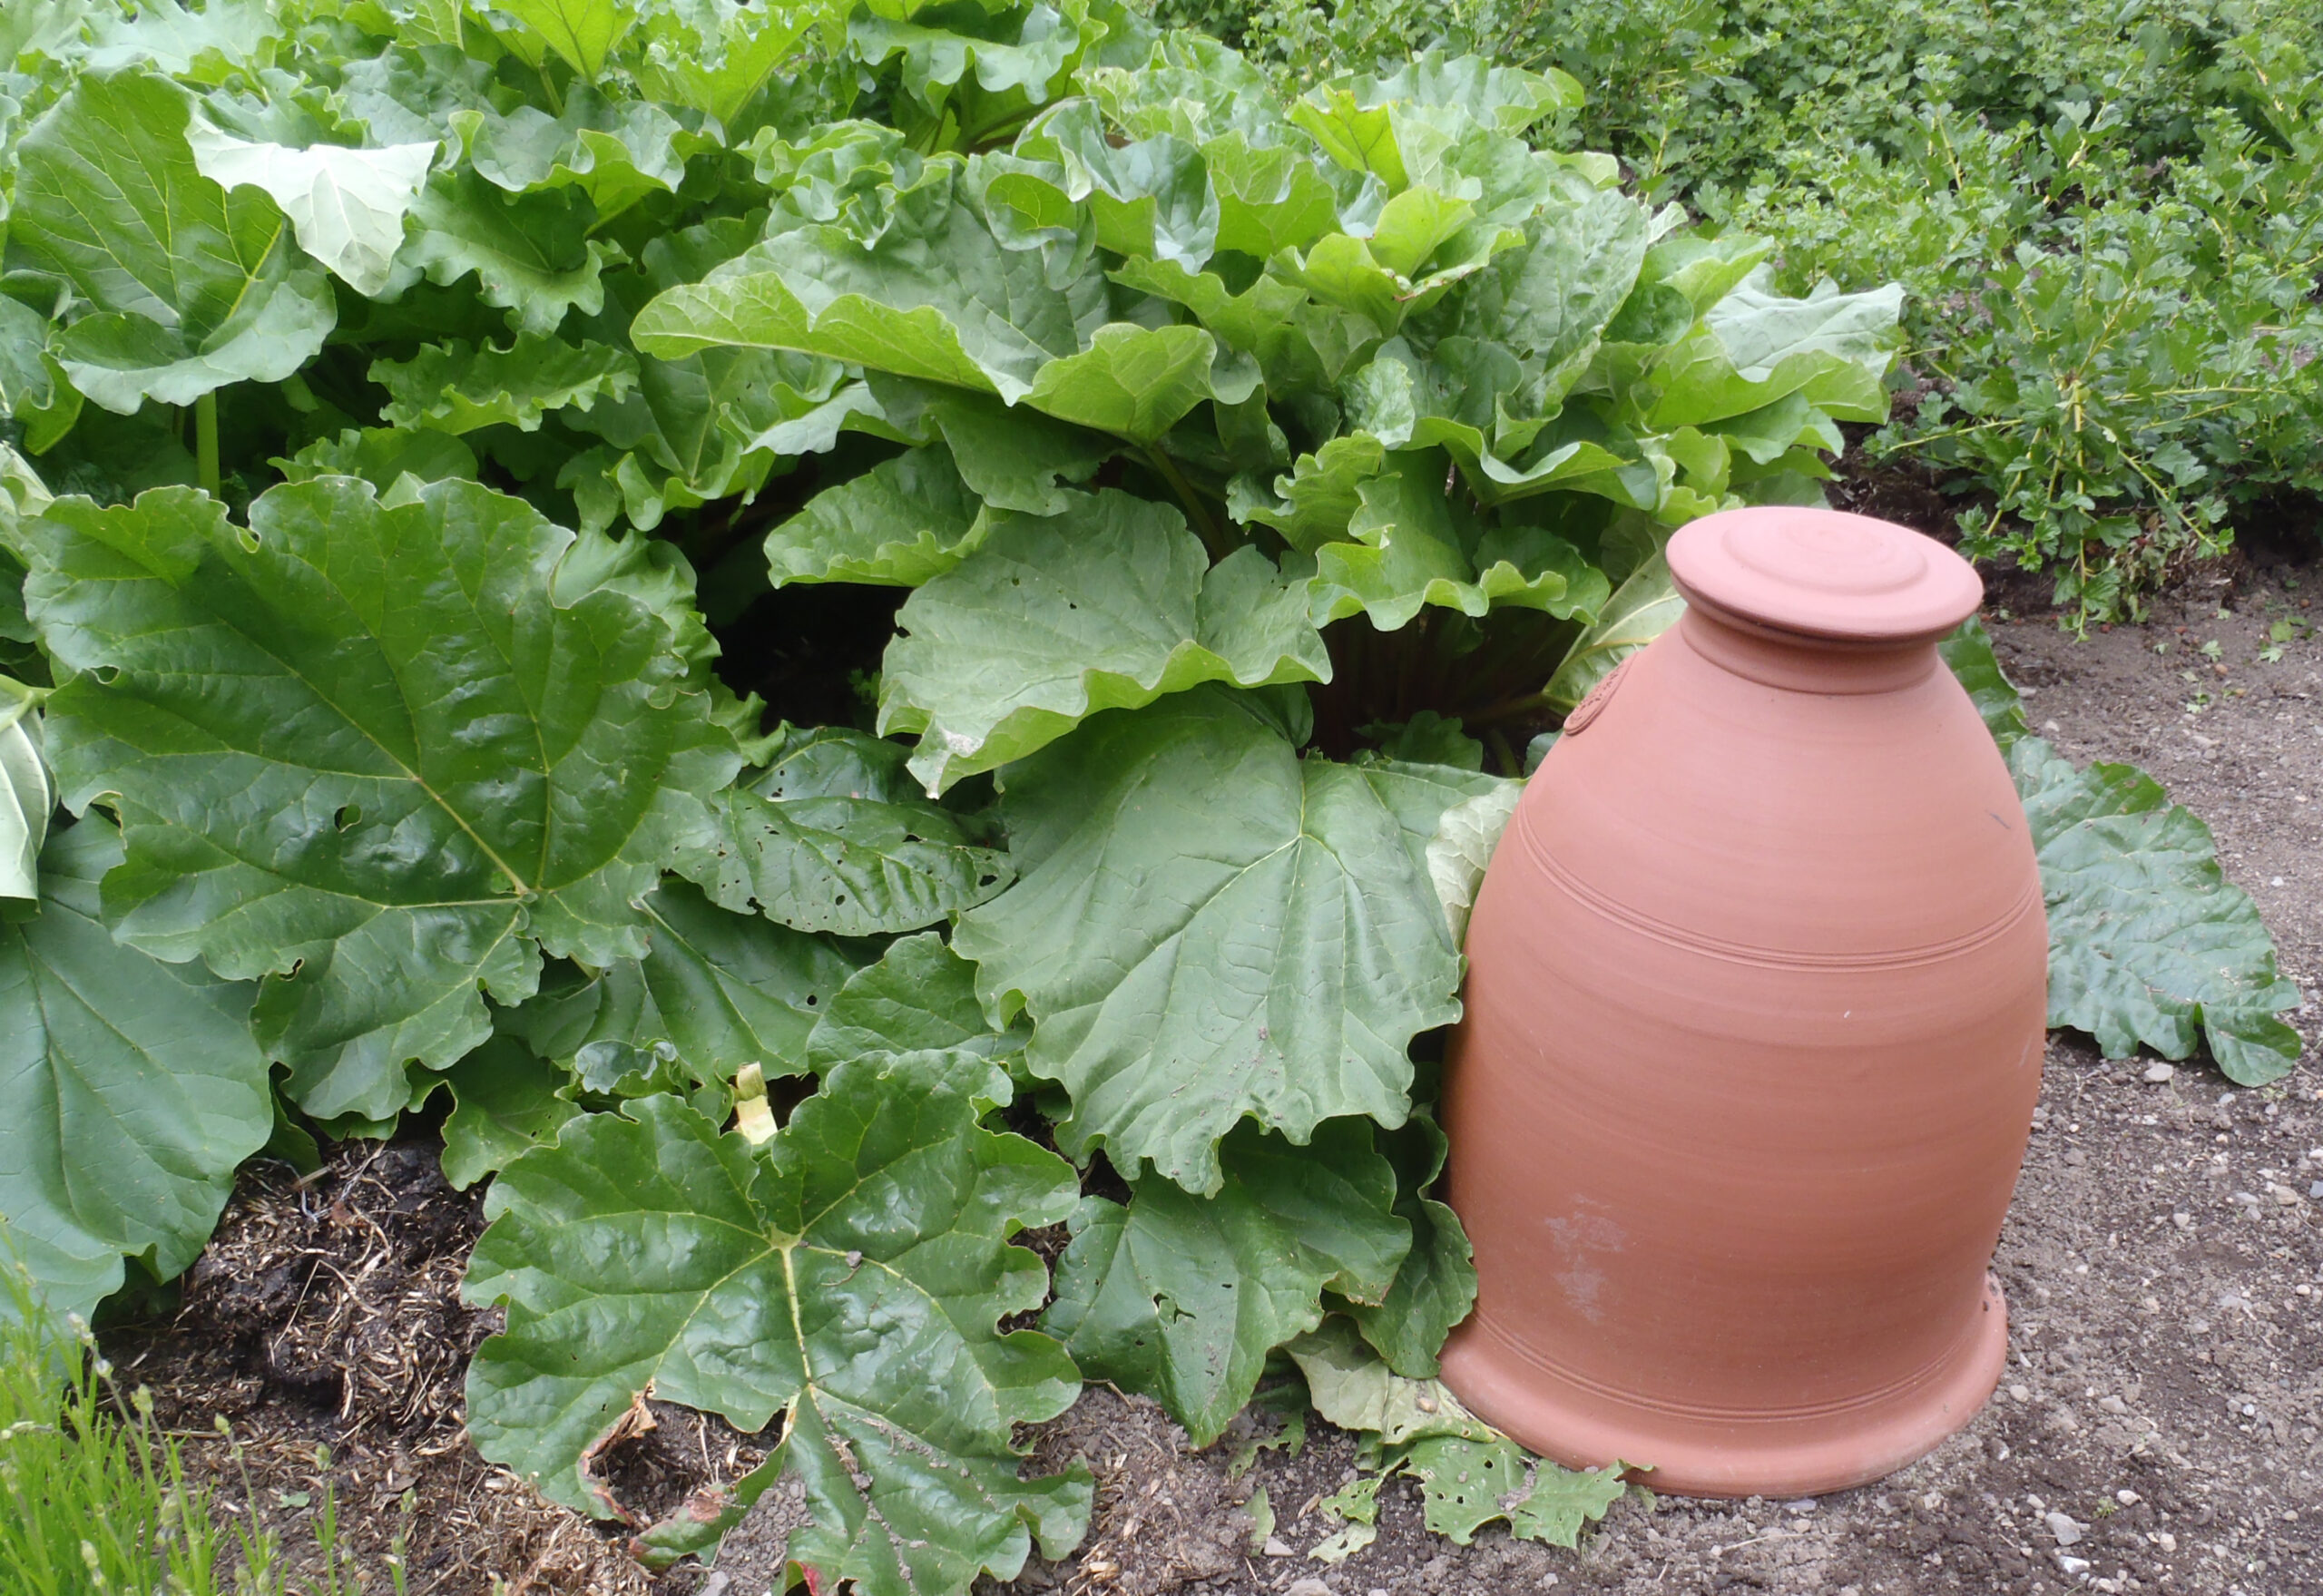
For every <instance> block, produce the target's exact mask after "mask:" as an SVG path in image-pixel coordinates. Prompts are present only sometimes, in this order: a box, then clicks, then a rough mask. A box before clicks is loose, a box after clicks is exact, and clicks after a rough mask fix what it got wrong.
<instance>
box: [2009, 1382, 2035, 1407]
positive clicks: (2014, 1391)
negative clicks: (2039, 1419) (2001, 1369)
mask: <svg viewBox="0 0 2323 1596" xmlns="http://www.w3.org/2000/svg"><path fill="white" fill-rule="evenodd" d="M2008 1399H2009V1400H2010V1401H2011V1402H2015V1403H2026V1402H2030V1401H2032V1400H2033V1387H2032V1386H2030V1385H2011V1386H2010V1387H2009V1388H2008Z"/></svg>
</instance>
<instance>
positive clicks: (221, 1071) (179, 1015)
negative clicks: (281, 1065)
mask: <svg viewBox="0 0 2323 1596" xmlns="http://www.w3.org/2000/svg"><path fill="white" fill-rule="evenodd" d="M121 857H122V848H121V836H120V833H118V832H117V831H115V830H114V829H113V823H112V822H111V821H109V820H107V819H105V818H103V816H102V815H91V816H90V817H89V818H86V819H84V820H83V821H82V822H81V823H80V824H79V825H77V826H74V827H70V828H69V829H67V830H64V831H62V832H59V833H57V834H56V835H55V836H54V837H51V838H50V839H49V842H48V847H47V848H46V849H45V850H44V853H43V855H42V857H41V889H42V891H41V905H40V913H39V915H37V916H36V917H34V918H30V919H24V920H18V921H15V922H13V923H0V1122H5V1124H6V1125H7V1127H8V1133H7V1134H6V1135H5V1136H0V1247H5V1244H6V1242H7V1240H9V1239H19V1240H20V1241H24V1242H29V1243H30V1244H31V1245H29V1246H25V1247H23V1248H22V1250H23V1251H24V1252H25V1253H26V1254H27V1255H28V1256H27V1258H26V1261H27V1262H29V1263H30V1264H31V1265H32V1266H33V1268H34V1276H35V1278H36V1280H38V1282H39V1283H40V1285H41V1286H42V1288H43V1289H44V1296H45V1297H46V1302H47V1307H48V1308H49V1310H50V1311H51V1312H53V1313H54V1314H58V1315H63V1314H66V1313H78V1314H80V1315H82V1316H83V1317H87V1316H88V1315H89V1314H90V1313H91V1312H92V1311H93V1309H94V1308H95V1307H96V1305H97V1303H98V1302H99V1301H100V1300H101V1299H102V1298H103V1297H106V1296H108V1295H110V1294H111V1293H112V1292H113V1290H114V1289H115V1288H118V1287H119V1286H120V1284H121V1280H122V1264H121V1257H122V1255H123V1253H131V1254H135V1255H139V1256H141V1257H142V1258H144V1259H145V1260H146V1262H147V1263H148V1264H149V1265H150V1266H151V1268H152V1272H153V1273H154V1274H155V1275H156V1276H158V1277H159V1278H162V1279H168V1278H171V1277H172V1276H173V1275H175V1274H177V1273H178V1272H179V1271H181V1269H183V1268H185V1267H186V1266H187V1265H188V1264H190V1263H191V1262H192V1261H193V1258H194V1255H195V1254H196V1253H198V1252H200V1251H201V1244H202V1243H203V1242H204V1241H206V1240H208V1239H210V1230H211V1226H212V1225H214V1224H215V1223H216V1222H217V1219H218V1213H219V1210H220V1209H222V1208H223V1207H224V1206H225V1204H226V1197H227V1194H228V1193H229V1192H230V1190H232V1187H233V1179H234V1169H235V1166H237V1165H238V1164H240V1162H241V1161H242V1160H244V1159H246V1158H248V1157H250V1155H251V1154H252V1153H254V1152H256V1151H257V1150H259V1149H260V1148H261V1147H263V1146H264V1145H266V1140H267V1137H268V1136H269V1135H270V1133H271V1132H272V1131H273V1129H274V1106H273V1100H272V1096H271V1094H270V1092H269V1091H268V1089H267V1075H266V1070H267V1066H266V1055H265V1054H263V1053H260V1051H259V1049H258V1044H257V1043H255V1042H253V1041H252V1040H251V1038H250V1021H249V1015H250V998H251V995H252V993H251V989H250V987H249V986H248V985H245V984H239V983H230V982H224V981H220V980H217V979H216V978H214V977H213V976H211V974H209V972H207V971H206V970H204V969H202V968H201V965H199V964H175V965H172V964H160V963H157V962H156V961H154V960H153V959H152V958H150V957H148V956H147V955H144V954H142V953H140V952H138V951H137V950H136V949H135V948H132V947H124V946H123V945H121V944H119V943H117V942H115V941H114V940H113V936H112V935H111V934H110V933H109V932H107V931H106V930H105V928H104V926H103V924H102V923H100V921H99V919H98V915H97V882H98V879H99V878H100V877H101V876H103V875H104V873H105V872H106V871H107V870H108V869H110V868H112V867H113V866H115V865H117V864H119V863H120V862H121Z"/></svg>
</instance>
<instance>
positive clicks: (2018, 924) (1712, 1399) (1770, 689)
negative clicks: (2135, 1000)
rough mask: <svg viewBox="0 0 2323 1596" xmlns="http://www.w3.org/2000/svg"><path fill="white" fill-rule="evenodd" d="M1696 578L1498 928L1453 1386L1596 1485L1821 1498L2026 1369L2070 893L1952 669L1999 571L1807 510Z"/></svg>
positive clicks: (1528, 848)
mask: <svg viewBox="0 0 2323 1596" xmlns="http://www.w3.org/2000/svg"><path fill="white" fill-rule="evenodd" d="M1669 558H1670V567H1671V572H1672V573H1673V574H1674V575H1675V576H1676V578H1677V580H1678V584H1679V586H1680V588H1681V590H1682V591H1683V592H1684V594H1685V596H1686V598H1687V600H1688V602H1689V608H1688V610H1687V612H1686V613H1685V615H1684V617H1683V618H1682V619H1681V621H1680V622H1679V623H1678V624H1677V626H1675V627H1674V628H1672V629H1671V631H1670V632H1666V633H1664V634H1663V635H1662V636H1661V638H1660V639H1658V640H1657V641H1654V642H1653V643H1652V645H1651V646H1649V647H1648V648H1646V649H1644V650H1643V651H1641V652H1639V653H1637V654H1635V655H1633V656H1632V657H1631V659H1630V660H1629V661H1627V663H1626V664H1625V666H1624V667H1623V668H1622V670H1621V671H1619V672H1617V673H1616V674H1615V675H1614V676H1613V677H1612V678H1611V679H1609V680H1608V681H1605V682H1604V683H1603V685H1602V686H1601V687H1600V688H1599V690H1597V692H1596V693H1594V694H1593V695H1592V696H1591V699H1590V700H1588V701H1586V702H1584V703H1583V705H1582V706H1581V708H1580V709H1579V710H1575V712H1574V713H1573V717H1572V718H1571V720H1568V721H1567V723H1566V734H1565V736H1564V737H1563V739H1560V740H1559V741H1558V743H1557V744H1556V745H1555V747H1554V749H1552V751H1551V752H1550V754H1549V756H1548V758H1547V759H1546V760H1545V761H1544V762H1543V764H1542V766H1541V769H1540V770H1539V772H1538V773H1537V774H1536V775H1535V776H1534V778H1533V780H1532V783H1531V785H1530V786H1529V787H1528V788H1526V790H1525V793H1524V798H1523V800H1522V801H1521V802H1520V803H1519V804H1518V806H1517V808H1516V814H1515V818H1514V820H1513V821H1512V822H1511V824H1510V826H1509V828H1508V831H1507V834H1506V835H1505V837H1503V839H1502V841H1501V844H1500V847H1499V850H1498V852H1497V853H1496V854H1495V856H1494V857H1493V861H1492V866H1491V868H1490V869H1489V870H1488V871H1487V872H1486V873H1485V880H1484V885H1483V887H1482V889H1481V891H1480V892H1479V894H1478V896H1477V899H1476V906H1475V915H1474V917H1473V919H1472V920H1471V922H1470V927H1469V931H1468V940H1467V954H1468V958H1469V972H1468V981H1467V989H1466V1004H1467V1009H1466V1018H1465V1021H1464V1022H1463V1023H1462V1024H1461V1026H1460V1028H1459V1030H1458V1031H1457V1032H1456V1034H1455V1037H1454V1040H1453V1043H1452V1046H1451V1052H1450V1055H1449V1061H1448V1075H1447V1087H1446V1130H1447V1131H1448V1132H1449V1134H1450V1138H1451V1148H1452V1151H1451V1166H1450V1191H1451V1202H1452V1206H1453V1208H1454V1209H1456V1210H1457V1211H1458V1213H1459V1215H1460V1218H1461V1219H1462V1220H1463V1222H1464V1223H1465V1225H1466V1227H1467V1230H1468V1234H1469V1236H1470V1237H1471V1238H1472V1239H1473V1240H1474V1242H1475V1261H1476V1274H1477V1278H1478V1296H1477V1301H1476V1309H1475V1315H1474V1316H1473V1317H1471V1318H1470V1319H1469V1320H1468V1321H1467V1323H1466V1324H1465V1326H1463V1327H1461V1328H1460V1329H1459V1330H1457V1331H1456V1332H1455V1333H1454V1336H1453V1338H1452V1341H1451V1343H1450V1345H1449V1346H1447V1347H1446V1351H1445V1355H1444V1378H1445V1380H1446V1382H1447V1383H1448V1384H1449V1385H1450V1386H1451V1388H1452V1389H1453V1390H1454V1391H1455V1392H1456V1394H1457V1395H1459V1396H1460V1398H1461V1400H1462V1401H1464V1402H1465V1403H1466V1404H1467V1405H1469V1406H1470V1407H1472V1408H1474V1409H1475V1411H1476V1412H1477V1413H1478V1414H1480V1415H1483V1416H1484V1417H1485V1418H1486V1419H1488V1420H1490V1421H1491V1422H1492V1423H1494V1424H1495V1425H1499V1426H1500V1427H1501V1428H1503V1429H1505V1430H1506V1431H1507V1432H1508V1433H1509V1434H1511V1435H1513V1436H1514V1437H1515V1438H1516V1439H1518V1440H1519V1441H1522V1442H1524V1444H1526V1445H1528V1446H1531V1447H1532V1448H1534V1450H1536V1451H1538V1452H1541V1453H1544V1454H1547V1455H1549V1456H1551V1457H1554V1458H1557V1459H1560V1460H1561V1461H1563V1462H1565V1463H1568V1464H1583V1465H1596V1464H1604V1463H1607V1462H1609V1461H1611V1460H1612V1459H1613V1458H1615V1457H1620V1458H1622V1459H1625V1460H1627V1461H1628V1462H1630V1463H1632V1464H1647V1465H1651V1466H1652V1469H1653V1473H1652V1475H1651V1476H1649V1477H1650V1479H1651V1482H1652V1483H1653V1485H1654V1486H1655V1487H1656V1488H1657V1489H1660V1490H1663V1491H1673V1492H1677V1493H1685V1494H1695V1495H1708V1496H1747V1495H1753V1494H1764V1495H1769V1496H1774V1495H1783V1496H1790V1495H1810V1494H1813V1493H1818V1492H1821V1491H1828V1490H1836V1489H1838V1488H1841V1487H1844V1486H1848V1485H1854V1484H1859V1483H1863V1482H1865V1481H1867V1480H1872V1479H1876V1478H1877V1477H1878V1476H1880V1475H1882V1474H1887V1473H1888V1472H1890V1471H1892V1470H1894V1469H1896V1468H1897V1467H1900V1466H1901V1465H1902V1464H1906V1463H1907V1462H1909V1461H1910V1460H1911V1459H1913V1458H1915V1457H1917V1456H1919V1455H1920V1454H1922V1453H1925V1452H1926V1451H1927V1450H1928V1449H1929V1448H1930V1447H1931V1446H1933V1445H1935V1444H1936V1442H1937V1441H1938V1440H1940V1439H1941V1438H1942V1437H1944V1436H1945V1435H1946V1434H1950V1433H1951V1432H1952V1431H1954V1430H1955V1429H1957V1428H1958V1427H1959V1426H1960V1425H1964V1424H1965V1423H1966V1422H1967V1420H1968V1418H1969V1416H1970V1415H1972V1414H1974V1413H1975V1410H1976V1409H1977V1408H1978V1407H1979V1406H1980V1405H1982V1404H1983V1402H1984V1400H1985V1397H1986V1396H1987V1395H1990V1394H1991V1391H1992V1388H1993V1385H1994V1384H1995V1381H1996V1380H1997V1379H1998V1378H1999V1375H2000V1371H2001V1367H2002V1363H2003V1359H2004V1354H2005V1350H2006V1339H2007V1330H2006V1314H2005V1311H2004V1307H2003V1305H2002V1302H2001V1297H2000V1290H1999V1288H1998V1287H1997V1285H1995V1283H1994V1282H1993V1281H1992V1280H1991V1278H1989V1277H1988V1275H1987V1274H1986V1268H1985V1266H1986V1263H1987V1260H1988V1259H1989V1258H1991V1256H1992V1249H1993V1244H1994V1241H1995V1239H1996V1238H1997V1236H1998V1234H1999V1231H2000V1225H2001V1218H2002V1215H2003V1213H2004V1211H2005V1210H2006V1209H2007V1207H2008V1199H2009V1192H2010V1190H2011V1188H2012V1187H2013V1186H2014V1184H2015V1180H2016V1173H2017V1167H2018V1164H2019V1162H2020V1161H2021V1160H2022V1159H2023V1157H2024V1142H2025V1137H2026V1134H2027V1132H2028V1131H2029V1130H2030V1128H2031V1124H2032V1116H2033V1107H2034V1100H2035V1099H2036V1098H2037V1097H2038V1095H2039V1091H2040V1082H2041V1054H2042V1045H2043V1039H2044V1029H2043V1026H2044V1014H2045V1008H2046V1004H2045V1002H2044V992H2045V986H2046V970H2047V954H2048V937H2047V927H2046V925H2045V922H2044V915H2043V913H2042V898H2041V880H2040V873H2039V870H2038V868H2037V867H2036V866H2035V864H2034V857H2033V847H2032V843H2031V841H2030V839H2029V837H2028V836H2027V832H2026V827H2025V821H2024V810H2023V808H2021V807H2020V806H2019V804H2018V802H2017V798H2016V793H2015V789H2014V787H2013V785H2012V784H2011V782H2010V779H2009V775H2008V771H2007V769H2006V768H2005V767H2004V765H2003V763H2002V761H2001V757H2000V755H1999V753H1998V752H1997V751H1996V749H1995V746H1994V743H1993V739H1992V738H1991V737H1990V736H1989V735H1988V734H1987V733H1986V731H1985V727H1984V725H1983V722H1982V721H1981V720H1979V719H1978V717H1977V713H1976V710H1975V707H1974V706H1973V705H1972V704H1971V703H1970V702H1969V700H1968V697H1967V694H1966V693H1965V691H1963V690H1962V689H1961V687H1960V685H1959V683H1958V682H1957V681H1955V680H1954V678H1953V676H1952V673H1951V672H1950V671H1948V670H1946V669H1945V667H1944V665H1943V663H1942V662H1941V661H1939V660H1938V658H1937V657H1936V648H1935V643H1936V639H1938V638H1939V637H1941V636H1942V635H1943V634H1944V633H1946V632H1949V631H1950V630H1952V628H1953V627H1955V625H1957V624H1958V623H1959V622H1961V621H1962V620H1963V619H1965V617H1966V616H1967V615H1969V614H1970V613H1971V612H1974V611H1975V607H1976V604H1977V602H1978V601H1979V600H1980V598H1981V596H1982V589H1981V585H1980V584H1979V583H1978V582H1977V579H1976V576H1975V573H1974V572H1973V571H1972V570H1970V569H1969V567H1968V565H1967V564H1966V563H1965V562H1964V561H1963V560H1961V559H1960V558H1959V557H1958V556H1957V555H1955V554H1954V553H1952V552H1951V551H1950V550H1948V549H1946V548H1945V547H1943V546H1942V545H1941V544H1938V543H1934V542H1932V541H1930V540H1928V539H1926V538H1924V537H1922V536H1920V535H1918V534H1916V533H1912V532H1909V531H1906V530H1905V529H1904V528H1901V527H1897V526H1890V525H1888V524H1885V523H1883V522H1877V521H1870V520H1866V519H1864V518H1862V517H1859V516H1853V515H1843V514H1836V513H1833V512H1829V511H1822V510H1801V509H1750V510H1735V511H1729V512H1726V513H1723V514H1717V515H1712V516H1710V517H1707V518H1706V519H1704V520H1701V521H1699V522H1696V523H1694V524H1691V525H1689V526H1687V527H1685V528H1683V529H1682V530H1681V531H1680V532H1679V533H1678V534H1677V535H1676V537H1675V538H1674V539H1673V540H1672V541H1671V544H1670V550H1669Z"/></svg>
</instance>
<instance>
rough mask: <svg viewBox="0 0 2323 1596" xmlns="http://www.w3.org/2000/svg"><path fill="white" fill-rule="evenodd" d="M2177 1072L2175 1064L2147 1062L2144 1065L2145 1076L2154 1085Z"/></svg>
mask: <svg viewBox="0 0 2323 1596" xmlns="http://www.w3.org/2000/svg"><path fill="white" fill-rule="evenodd" d="M2177 1073H2178V1071H2177V1069H2176V1068H2175V1066H2173V1065H2170V1064H2148V1065H2147V1066H2146V1067H2145V1078H2146V1079H2147V1080H2148V1081H2149V1082H2152V1083H2153V1084H2154V1085H2156V1086H2160V1085H2161V1084H2162V1083H2163V1082H2166V1081H2169V1080H2171V1079H2172V1078H2173V1077H2174V1076H2176V1074H2177Z"/></svg>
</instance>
